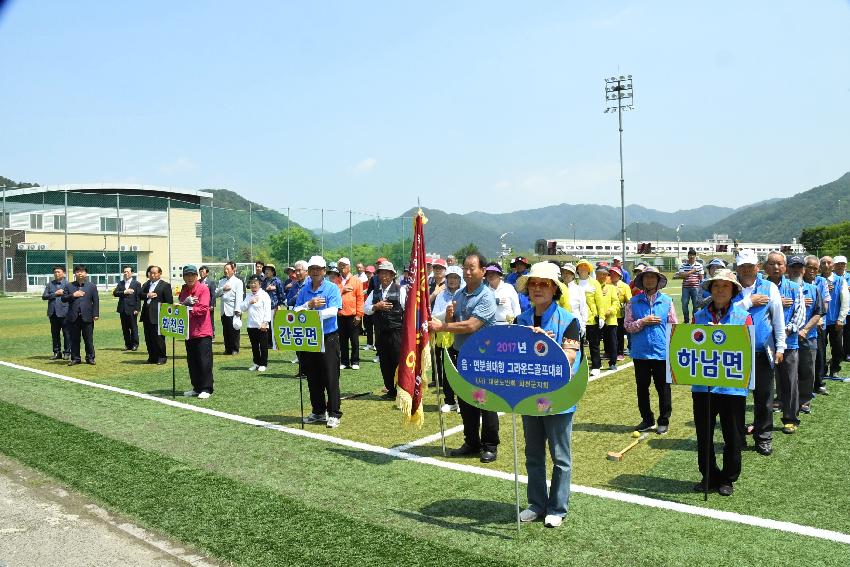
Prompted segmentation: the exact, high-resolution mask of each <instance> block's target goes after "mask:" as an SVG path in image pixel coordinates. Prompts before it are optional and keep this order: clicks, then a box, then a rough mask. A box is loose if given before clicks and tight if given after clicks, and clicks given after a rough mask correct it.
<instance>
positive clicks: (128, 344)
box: [112, 266, 142, 351]
mask: <svg viewBox="0 0 850 567" xmlns="http://www.w3.org/2000/svg"><path fill="white" fill-rule="evenodd" d="M121 273H122V274H123V275H124V279H122V280H121V281H120V282H118V285H117V286H115V289H114V290H112V295H114V296H115V297H117V298H118V308H117V309H116V311H117V312H118V315H119V316H120V317H121V330H122V331H123V332H124V350H125V351H128V350H138V349H139V324H138V323H137V322H136V317H137V316H138V315H139V310H140V309H141V299H140V298H139V294H141V292H142V284H140V283H139V282H138V281H136V278H134V277H133V268H131V267H130V266H124V268H123V269H122V270H121Z"/></svg>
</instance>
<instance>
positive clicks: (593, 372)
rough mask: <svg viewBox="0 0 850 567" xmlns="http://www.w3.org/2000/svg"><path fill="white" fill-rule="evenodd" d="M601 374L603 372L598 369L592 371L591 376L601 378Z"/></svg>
mask: <svg viewBox="0 0 850 567" xmlns="http://www.w3.org/2000/svg"><path fill="white" fill-rule="evenodd" d="M600 373H601V372H600V370H599V369H598V368H594V369H593V370H591V371H590V375H591V376H599V374H600Z"/></svg>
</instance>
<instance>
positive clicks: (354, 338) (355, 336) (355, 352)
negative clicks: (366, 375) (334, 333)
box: [336, 315, 360, 366]
mask: <svg viewBox="0 0 850 567" xmlns="http://www.w3.org/2000/svg"><path fill="white" fill-rule="evenodd" d="M354 319H355V316H354V315H338V316H337V318H336V321H337V325H339V352H340V357H339V360H340V363H341V364H342V365H343V366H351V365H352V364H360V328H359V327H360V325H359V324H355V323H354ZM349 348H350V349H351V352H350V354H349Z"/></svg>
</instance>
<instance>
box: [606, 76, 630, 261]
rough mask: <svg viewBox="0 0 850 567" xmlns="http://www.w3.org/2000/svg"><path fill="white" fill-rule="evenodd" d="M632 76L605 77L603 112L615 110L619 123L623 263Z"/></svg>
mask: <svg viewBox="0 0 850 567" xmlns="http://www.w3.org/2000/svg"><path fill="white" fill-rule="evenodd" d="M633 101H634V91H633V90H632V76H631V75H626V76H623V75H620V76H619V77H610V78H608V79H605V112H606V113H608V112H614V111H616V112H617V118H618V120H619V124H620V233H621V234H620V237H621V242H622V246H623V264H624V265H625V263H626V189H625V187H626V183H625V181H624V179H623V111H625V110H634V109H635V108H634V102H633Z"/></svg>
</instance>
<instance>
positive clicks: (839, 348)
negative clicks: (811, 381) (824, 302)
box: [824, 325, 844, 376]
mask: <svg viewBox="0 0 850 567" xmlns="http://www.w3.org/2000/svg"><path fill="white" fill-rule="evenodd" d="M826 334H827V337H828V339H829V351H830V355H831V357H830V360H829V375H830V376H837V375H838V373H839V372H840V371H841V361H842V360H844V340H843V339H844V332H843V330H842V328H841V327H837V326H835V325H827V326H826ZM824 354H826V353H824Z"/></svg>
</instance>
